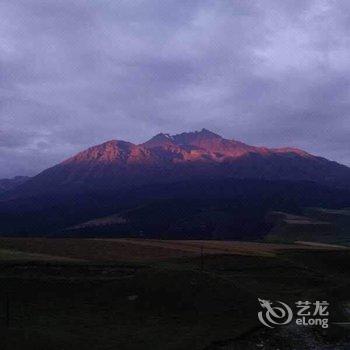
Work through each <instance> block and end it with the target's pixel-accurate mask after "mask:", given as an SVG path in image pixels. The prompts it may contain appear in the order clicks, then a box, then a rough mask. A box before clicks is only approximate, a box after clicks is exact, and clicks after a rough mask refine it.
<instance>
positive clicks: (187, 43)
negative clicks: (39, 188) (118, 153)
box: [0, 0, 350, 177]
mask: <svg viewBox="0 0 350 350" xmlns="http://www.w3.org/2000/svg"><path fill="white" fill-rule="evenodd" d="M349 10H350V4H349V2H347V1H345V0H344V1H332V0H327V1H322V0H319V1H310V0H305V1H302V0H290V1H289V0H286V1H279V0H274V1H272V0H266V1H258V0H255V1H254V0H251V1H250V0H247V1H243V0H236V1H231V0H230V1H228V0H227V1H213V0H212V1H209V0H204V1H203V0H201V1H199V0H198V1H195V0H194V1H185V0H183V1H182V0H180V1H167V0H165V1H164V0H162V1H161V0H147V1H143V0H135V1H128V0H120V1H109V0H74V1H73V0H47V1H41V0H7V1H6V0H5V1H1V2H0V32H1V36H0V131H1V132H0V177H3V176H12V175H27V174H34V173H36V172H38V171H40V170H42V169H43V168H45V167H48V166H50V165H53V164H54V163H56V162H58V161H61V160H62V159H63V158H65V157H67V156H70V155H71V154H72V153H75V152H77V151H80V150H81V149H84V148H85V147H87V146H90V145H93V144H97V143H100V142H103V141H105V140H108V139H127V140H131V141H133V142H143V141H144V140H145V139H147V138H148V137H150V136H152V135H153V134H154V133H157V132H160V131H164V132H170V133H176V132H182V131H184V130H192V129H200V128H202V127H206V128H208V129H213V131H216V132H218V133H221V134H223V135H224V136H226V137H229V138H236V139H239V140H242V141H245V142H247V143H251V144H258V145H266V146H271V147H277V146H284V145H290V146H296V147H300V148H304V149H306V150H308V151H310V152H312V153H315V154H320V155H322V156H325V157H328V158H330V159H334V160H338V161H340V162H344V163H346V164H350V147H349V137H348V135H349V131H350V130H349V129H350V122H349V116H348V113H349V112H348V111H349V110H350V109H349V107H350V95H349V94H350V90H349V83H350V74H349V73H350V66H349V64H348V62H349V60H350V49H349V48H350V45H349V44H350V35H349V34H350V17H349V16H348V15H347V14H348V13H349Z"/></svg>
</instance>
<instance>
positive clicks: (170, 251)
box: [0, 238, 344, 261]
mask: <svg viewBox="0 0 350 350" xmlns="http://www.w3.org/2000/svg"><path fill="white" fill-rule="evenodd" d="M0 249H2V250H3V252H5V251H6V252H7V255H9V254H10V257H11V256H12V258H15V257H16V256H17V257H18V258H22V259H23V257H24V255H23V254H24V253H27V254H30V255H27V257H28V258H30V259H36V260H43V259H49V260H53V259H78V260H88V261H158V260H164V259H165V260H166V259H172V258H185V257H196V256H200V255H201V254H204V255H226V254H229V255H232V254H233V255H249V256H266V257H273V256H275V254H276V253H277V252H279V251H285V250H313V249H316V250H323V249H344V248H342V247H337V246H331V247H330V246H327V245H325V246H323V245H317V244H310V243H308V242H301V243H300V244H274V243H256V242H242V241H195V240H192V241H191V240H156V239H50V238H1V239H0ZM4 254H5V253H3V256H5V255H4ZM16 254H17V255H16ZM38 254H39V255H38ZM0 258H1V252H0Z"/></svg>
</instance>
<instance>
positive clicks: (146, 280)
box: [0, 238, 350, 350]
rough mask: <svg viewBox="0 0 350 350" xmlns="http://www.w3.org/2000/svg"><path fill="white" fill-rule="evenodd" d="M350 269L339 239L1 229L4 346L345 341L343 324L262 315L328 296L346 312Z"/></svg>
mask: <svg viewBox="0 0 350 350" xmlns="http://www.w3.org/2000/svg"><path fill="white" fill-rule="evenodd" d="M349 271H350V253H349V250H348V249H342V248H338V247H326V246H311V245H302V244H300V245H293V244H291V245H278V244H260V243H249V242H223V241H161V240H128V239H121V240H94V239H89V240H84V239H72V240H70V239H51V240H50V239H39V238H37V239H10V238H3V239H0V323H1V333H2V338H1V340H0V341H1V349H11V350H13V349H21V350H22V349H35V350H40V349H45V350H46V349H53V350H55V349H57V350H58V349H61V350H62V349H67V350H68V349H69V350H71V349H101V350H102V349H118V350H124V349H126V350H128V349H162V350H163V349H174V350H182V349H198V350H199V349H208V350H209V349H256V348H260V349H276V348H278V347H279V348H280V349H293V348H299V349H300V348H303V349H312V346H314V347H313V348H317V349H326V348H327V346H328V348H329V349H331V348H335V346H336V348H339V349H342V348H344V349H345V348H346V347H345V346H347V345H346V344H348V341H349V340H348V339H347V335H348V333H349V329H347V328H346V327H344V326H335V325H334V326H333V325H332V326H331V327H330V328H329V329H327V330H326V331H325V330H319V329H311V328H310V329H303V330H300V329H297V330H295V329H293V327H285V328H279V329H273V330H267V329H263V328H261V327H260V326H259V324H258V321H257V317H256V313H257V311H258V309H259V305H258V300H257V299H258V298H265V299H271V300H283V301H285V302H291V303H293V302H295V301H297V300H328V301H329V302H330V303H331V316H330V317H331V320H335V321H338V322H340V321H346V320H347V315H346V308H347V307H348V305H349V295H350V273H349ZM301 331H302V334H300V332H301ZM312 344H313V345H312Z"/></svg>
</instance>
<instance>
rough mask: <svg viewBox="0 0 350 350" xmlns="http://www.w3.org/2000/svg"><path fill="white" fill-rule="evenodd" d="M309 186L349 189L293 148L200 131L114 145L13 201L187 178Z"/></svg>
mask: <svg viewBox="0 0 350 350" xmlns="http://www.w3.org/2000/svg"><path fill="white" fill-rule="evenodd" d="M232 177H233V178H251V179H265V180H290V181H313V182H317V183H320V184H323V185H328V186H333V187H339V188H350V168H348V167H346V166H344V165H341V164H338V163H336V162H332V161H329V160H327V159H324V158H321V157H317V156H314V155H311V154H309V153H307V152H305V151H302V150H299V149H295V148H275V149H272V148H266V147H254V146H250V145H247V144H245V143H242V142H239V141H235V140H228V139H224V138H223V137H221V136H219V135H217V134H215V133H213V132H211V131H209V130H206V129H202V130H201V131H197V132H188V133H182V134H179V135H174V136H171V135H168V134H158V135H156V136H155V137H153V138H152V139H150V140H149V141H147V142H145V143H143V144H140V145H135V144H132V143H130V142H125V141H117V140H112V141H108V142H105V143H103V144H101V145H97V146H94V147H91V148H89V149H87V150H85V151H83V152H80V153H78V154H77V155H75V156H73V157H71V158H69V159H67V160H65V161H63V162H62V163H60V164H58V165H56V166H54V167H52V168H49V169H47V170H45V171H43V172H42V173H40V174H39V175H37V176H35V177H33V178H31V179H30V180H29V181H27V182H26V183H24V184H23V185H22V186H19V187H17V188H16V189H15V190H14V191H12V193H10V194H9V196H11V197H12V198H15V197H28V196H37V195H43V194H49V193H73V192H74V193H81V192H86V191H93V192H104V191H111V190H112V191H115V190H120V189H125V188H131V187H134V186H141V185H146V184H152V183H171V182H174V181H182V180H188V179H194V178H198V179H223V178H232Z"/></svg>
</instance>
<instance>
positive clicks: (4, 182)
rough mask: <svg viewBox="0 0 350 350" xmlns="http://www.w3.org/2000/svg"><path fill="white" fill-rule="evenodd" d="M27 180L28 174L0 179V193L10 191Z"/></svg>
mask: <svg viewBox="0 0 350 350" xmlns="http://www.w3.org/2000/svg"><path fill="white" fill-rule="evenodd" d="M28 180H29V177H28V176H16V177H13V178H11V179H0V193H2V192H6V191H10V190H12V189H14V188H15V187H17V186H19V185H21V184H23V183H25V182H26V181H28Z"/></svg>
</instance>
